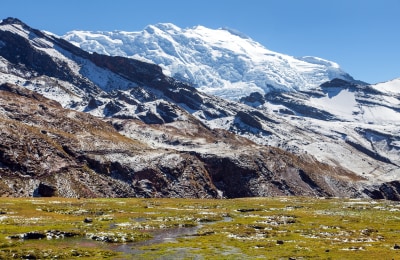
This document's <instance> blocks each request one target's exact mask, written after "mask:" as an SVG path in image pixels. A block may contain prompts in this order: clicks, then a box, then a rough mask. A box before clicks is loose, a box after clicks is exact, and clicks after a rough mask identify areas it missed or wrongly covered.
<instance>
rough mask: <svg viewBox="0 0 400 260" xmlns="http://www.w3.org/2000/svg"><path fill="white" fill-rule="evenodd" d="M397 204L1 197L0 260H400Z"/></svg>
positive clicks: (292, 199) (325, 200)
mask: <svg viewBox="0 0 400 260" xmlns="http://www.w3.org/2000/svg"><path fill="white" fill-rule="evenodd" d="M399 258H400V203H399V202H394V201H387V200H370V199H344V198H309V197H274V198H242V199H220V200H217V199H156V198H152V199H142V198H140V199H139V198H124V199H122V198H121V199H117V198H113V199H103V198H101V199H100V198H99V199H66V198H24V199H23V198H0V259H399Z"/></svg>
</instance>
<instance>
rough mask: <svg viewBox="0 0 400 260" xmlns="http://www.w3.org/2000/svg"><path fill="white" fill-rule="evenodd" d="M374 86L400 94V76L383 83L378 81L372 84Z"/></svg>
mask: <svg viewBox="0 0 400 260" xmlns="http://www.w3.org/2000/svg"><path fill="white" fill-rule="evenodd" d="M372 87H373V88H375V89H376V90H378V91H381V92H384V93H394V94H400V78H398V79H394V80H391V81H387V82H383V83H378V84H375V85H372Z"/></svg>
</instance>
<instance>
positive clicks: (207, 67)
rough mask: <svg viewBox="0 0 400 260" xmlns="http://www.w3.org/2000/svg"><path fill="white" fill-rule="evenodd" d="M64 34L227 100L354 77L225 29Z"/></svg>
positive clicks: (165, 26) (168, 27)
mask: <svg viewBox="0 0 400 260" xmlns="http://www.w3.org/2000/svg"><path fill="white" fill-rule="evenodd" d="M104 36H106V37H104ZM63 38H64V39H65V40H68V41H70V42H72V43H73V44H75V45H77V46H80V47H81V48H83V49H84V50H86V51H90V52H93V51H96V52H99V51H100V53H102V54H110V55H118V56H126V57H130V58H136V59H140V60H146V61H151V62H153V63H156V64H158V65H160V66H161V67H162V69H163V71H164V73H166V74H167V75H168V76H172V77H175V78H177V79H179V80H181V81H184V82H188V83H190V84H192V85H193V86H195V87H197V88H199V89H201V90H202V91H204V92H206V93H209V94H213V95H217V96H220V97H223V98H228V99H231V100H239V99H240V98H241V97H244V96H248V95H250V93H253V92H259V93H268V92H270V91H275V90H278V91H293V90H307V89H311V88H317V87H319V86H320V85H321V84H322V83H324V82H326V81H329V80H332V79H334V78H341V79H346V80H352V78H351V77H350V76H349V75H348V74H347V73H346V72H344V71H343V70H341V68H340V67H339V65H338V64H336V63H334V62H330V61H327V60H324V59H321V58H317V57H303V58H295V57H292V56H290V55H286V54H281V53H277V52H273V51H271V50H268V49H267V48H265V47H264V46H262V45H261V44H260V43H258V42H256V41H254V40H252V39H251V38H249V37H248V36H246V35H244V34H243V33H241V32H239V31H237V30H234V29H231V28H226V27H225V28H220V29H210V28H207V27H204V26H201V25H199V26H195V27H192V28H186V29H181V28H179V27H177V26H176V25H173V24H171V23H160V24H156V25H149V26H147V27H146V28H145V29H144V30H143V31H139V32H132V33H120V34H118V33H113V34H109V33H107V32H100V33H99V32H79V31H75V32H70V33H68V34H66V35H65V36H63Z"/></svg>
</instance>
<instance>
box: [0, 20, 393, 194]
mask: <svg viewBox="0 0 400 260" xmlns="http://www.w3.org/2000/svg"><path fill="white" fill-rule="evenodd" d="M241 38H243V37H241ZM3 83H4V84H5V85H2V87H1V88H2V89H6V91H8V92H10V91H11V92H12V93H14V94H15V93H16V94H19V95H20V96H22V97H15V96H14V95H10V94H4V96H5V97H8V96H10V97H9V99H8V100H7V101H4V106H3V107H0V116H2V117H4V118H5V119H4V120H3V119H1V118H0V123H4V125H5V126H4V127H2V128H0V129H1V130H4V134H7V135H9V137H10V138H7V139H1V140H0V141H4V140H9V141H10V142H9V143H6V144H4V145H3V146H1V145H0V148H1V149H3V148H4V147H5V148H4V151H0V155H1V154H5V155H7V156H9V157H7V158H6V157H4V158H0V159H2V161H0V163H1V164H0V166H1V167H0V172H2V171H5V169H8V168H7V167H8V166H7V167H6V165H8V164H9V161H10V158H11V159H13V160H15V161H17V162H21V163H22V164H23V163H25V162H26V163H29V165H31V164H32V163H35V162H37V163H38V164H39V165H40V166H41V167H42V166H46V167H49V166H48V165H43V163H42V162H41V160H40V158H41V157H37V156H36V157H35V156H31V157H29V158H25V157H24V156H27V154H26V153H25V150H21V151H22V153H13V152H12V151H11V150H10V149H11V148H12V147H13V146H12V142H11V141H12V140H14V139H15V138H18V136H20V135H18V134H17V133H18V131H14V130H13V128H12V127H8V125H10V123H9V122H11V121H12V122H13V124H12V125H13V126H14V127H17V126H21V125H23V126H24V127H25V128H24V129H28V130H29V131H30V130H32V129H33V128H34V129H36V128H37V129H36V130H35V131H33V132H32V131H31V133H30V134H34V138H35V140H36V139H40V138H42V137H43V138H44V139H43V140H44V141H46V142H47V143H49V144H51V145H53V146H54V147H53V148H46V149H47V150H46V151H50V150H54V149H55V150H57V149H61V155H62V156H64V157H62V156H59V157H61V159H60V158H59V160H61V161H63V160H64V159H66V160H67V161H68V163H67V164H68V165H71V160H73V158H75V159H78V161H77V162H74V163H73V165H75V166H74V167H75V168H74V169H75V170H76V167H77V166H76V165H78V166H79V167H83V165H82V163H83V162H85V161H86V162H87V163H88V165H86V166H87V167H89V168H91V170H92V171H95V172H96V173H101V174H106V175H107V176H111V177H113V176H114V177H116V178H117V179H118V178H119V179H118V181H123V182H124V183H123V185H124V189H125V190H127V192H128V190H129V192H128V193H126V194H132V193H130V192H133V191H132V190H131V188H132V187H133V188H134V190H135V189H136V188H137V189H139V188H140V189H139V190H142V191H143V192H144V194H146V196H151V194H158V195H159V196H161V195H162V194H164V195H165V194H175V195H176V194H180V195H179V196H182V194H189V193H188V190H190V181H189V180H191V179H190V178H196V181H197V180H200V179H201V180H202V181H203V182H204V181H206V182H207V185H209V186H207V187H209V190H208V191H205V190H203V189H201V190H199V191H198V192H200V193H201V194H202V196H203V195H205V196H214V197H215V196H216V194H219V195H218V196H220V195H221V194H222V196H228V197H232V196H267V195H279V194H280V195H283V194H286V195H290V194H292V195H297V194H303V195H315V196H357V197H362V196H369V197H373V198H391V199H400V193H399V192H398V191H399V190H400V182H399V175H400V168H399V162H400V132H399V129H400V125H399V122H398V121H397V118H398V115H399V113H400V112H399V111H400V109H399V106H400V104H399V100H400V95H399V93H398V92H396V89H398V87H397V86H398V80H395V81H393V82H387V83H384V84H378V85H374V86H367V85H364V84H357V82H354V81H353V80H344V79H337V78H336V79H332V80H331V81H328V82H325V83H323V84H321V85H320V86H317V87H315V88H306V89H304V90H296V91H288V92H282V91H278V92H275V91H273V92H268V93H266V94H265V93H259V92H257V93H252V94H250V95H248V96H247V94H246V95H244V96H243V98H242V99H241V102H240V103H239V102H235V101H230V100H225V99H222V98H220V97H216V96H212V95H208V94H206V93H203V92H200V91H198V90H197V89H196V88H193V87H192V86H190V85H189V84H186V83H184V82H182V81H180V80H176V79H174V78H171V77H168V76H166V75H164V74H163V72H162V68H161V67H159V66H158V65H155V64H150V63H146V62H142V61H139V60H134V59H130V58H126V57H120V56H118V57H115V56H108V55H102V54H98V53H88V52H86V51H83V50H82V49H80V48H78V47H76V46H74V45H72V44H71V43H69V42H67V41H65V40H63V39H61V38H59V37H57V36H55V35H53V34H49V33H45V32H42V31H39V30H35V29H32V28H30V27H29V26H27V25H26V24H24V23H22V22H21V21H19V20H17V19H11V18H10V19H6V20H3V21H2V22H1V23H0V84H3ZM10 84H11V85H10ZM13 85H18V86H19V87H23V88H24V89H29V90H31V91H34V93H40V94H41V95H43V96H45V97H47V98H49V99H52V100H56V101H58V102H59V103H60V104H61V105H62V106H63V108H64V109H74V110H77V111H80V112H85V113H90V114H92V115H95V116H97V117H100V118H105V119H104V120H107V121H108V122H109V123H110V124H112V125H113V126H114V128H115V129H116V130H117V131H118V134H122V135H124V137H121V136H120V135H117V134H116V133H114V132H112V136H110V137H107V134H105V133H104V132H102V131H100V130H101V129H99V130H98V131H97V130H96V129H97V127H98V125H102V124H100V123H98V122H97V121H96V122H95V120H93V122H94V124H95V125H94V126H93V127H90V126H86V127H85V129H89V130H90V131H88V132H87V133H85V131H81V130H79V131H78V132H79V138H78V139H79V140H80V139H82V141H79V140H78V141H79V142H78V141H77V140H76V139H74V133H75V132H76V131H77V127H76V123H75V122H74V127H73V129H72V130H71V126H69V125H65V124H62V125H61V126H57V127H58V128H57V130H54V129H51V127H56V126H54V123H52V122H53V121H54V120H55V119H54V116H55V115H57V114H59V115H63V116H65V120H55V121H58V122H61V123H62V122H64V121H65V122H70V121H71V119H79V118H84V119H83V120H88V122H90V121H91V119H87V118H88V117H86V116H82V115H80V114H79V113H77V112H68V111H64V110H62V109H60V107H59V106H57V105H54V104H53V105H51V106H52V108H51V109H50V111H57V112H52V113H51V114H48V112H46V111H49V110H46V109H45V108H46V107H47V106H45V107H44V108H43V106H40V104H37V102H38V101H40V100H42V98H39V97H36V99H35V94H34V93H33V94H32V93H30V92H29V93H28V94H26V93H25V92H24V91H21V88H18V87H15V86H13ZM239 96H240V95H239ZM239 96H237V97H239ZM23 97H30V100H26V101H21V102H27V104H26V105H28V104H29V103H34V104H36V105H35V106H34V107H33V108H32V107H29V106H28V107H27V108H26V107H25V106H24V109H23V110H24V111H22V112H21V111H18V109H17V107H18V106H15V104H16V103H15V102H13V100H17V99H21V100H23ZM338 102H339V103H338ZM47 103H49V104H51V103H50V102H48V101H46V104H47ZM24 105H25V103H24ZM30 109H32V111H31V110H30ZM14 113H18V116H17V117H16V116H14ZM41 116H49V117H50V118H41ZM25 125H26V126H25ZM103 126H104V125H102V127H103ZM32 127H33V128H32ZM35 127H36V128H35ZM108 127H109V126H108ZM60 129H62V130H60ZM104 129H108V128H107V127H104ZM60 132H66V133H65V134H64V135H60ZM47 133H50V134H47ZM91 133H93V134H95V136H94V137H93V136H92V137H91V136H90V134H91ZM110 133H111V132H110ZM2 134H3V133H2ZM102 135H103V136H104V137H107V138H105V139H104V141H101V142H100V144H98V143H97V142H99V141H98V140H99V138H100V137H101V136H102ZM242 137H246V138H247V139H245V138H242ZM60 138H61V139H62V138H67V139H68V140H69V141H65V140H64V139H63V140H64V141H63V142H62V143H58V142H59V141H60ZM71 138H72V139H71ZM110 138H111V139H110ZM124 138H128V139H129V140H131V141H132V140H133V141H134V142H133V143H131V141H129V140H127V139H124ZM92 139H94V140H97V141H96V142H94V143H89V144H88V143H86V142H85V140H92ZM100 139H101V138H100ZM49 140H52V141H51V142H48V141H49ZM249 140H251V141H253V142H251V141H249ZM125 141H127V143H128V144H133V146H129V147H128V148H127V147H126V146H124V143H125ZM4 142H5V141H4ZM69 142H71V143H69ZM137 142H139V143H140V145H139V144H138V143H137ZM128 144H127V145H128ZM135 144H138V145H139V146H138V147H140V148H141V149H139V150H141V152H137V153H136V150H135V149H133V147H134V146H135ZM265 144H267V145H268V147H266V146H264V145H265ZM119 145H122V147H120V146H119ZM64 146H65V147H64ZM21 147H22V146H21ZM87 147H89V148H87ZM274 147H277V148H274ZM10 151H11V152H10ZM21 151H20V152H21ZM134 151H135V152H134ZM15 154H20V155H21V156H20V155H18V156H17V157H15V156H14V155H15ZM56 155H57V154H56ZM57 156H58V155H57ZM57 156H56V157H57ZM65 156H66V157H65ZM14 157H15V158H14ZM72 157H73V158H72ZM19 158H25V159H26V160H25V159H24V160H21V159H19ZM38 158H39V159H38ZM63 163H66V162H63ZM25 166H26V165H21V167H20V169H22V170H23V169H26V167H25ZM71 167H72V166H71ZM85 169H86V168H85ZM48 170H49V169H47V168H46V169H43V171H44V172H46V171H48ZM79 170H82V169H81V168H79ZM136 173H137V175H135V174H136ZM193 173H195V175H196V176H193V175H192V174H193ZM21 174H22V175H24V174H25V175H26V173H23V172H21ZM30 174H31V173H30ZM86 174H87V173H86ZM25 175H24V176H25ZM44 176H45V175H44ZM77 176H79V175H77ZM77 178H78V177H77ZM132 179H136V181H137V183H135V184H133V183H130V181H132ZM0 181H1V180H0ZM10 181H11V180H10ZM210 181H211V182H210ZM203 182H202V183H203ZM59 183H62V182H59ZM163 183H164V184H165V185H167V187H166V186H163V185H162V184H163ZM169 184H171V185H172V186H168V185H169ZM181 184H184V185H183V186H184V188H183V190H184V191H182V189H181V190H180V191H179V192H178V190H177V189H178V188H177V187H178V186H179V187H183V186H180V185H181ZM135 185H137V186H138V187H136V186H135ZM174 185H178V186H174ZM200 186H201V185H200ZM91 187H93V185H92V184H91ZM239 187H240V188H241V189H239ZM207 189H208V188H207ZM236 189H238V190H237V191H240V192H239V193H238V192H236ZM180 192H183V193H180ZM185 192H186V193H185ZM190 192H191V193H190V194H192V195H193V191H190ZM207 192H209V193H207ZM235 192H236V193H235ZM200 193H199V194H200ZM160 194H161V195H160ZM228 194H229V195H228ZM192 195H191V196H192ZM129 196H131V195H129ZM176 196H178V195H176ZM193 196H194V195H193ZM199 196H200V195H199Z"/></svg>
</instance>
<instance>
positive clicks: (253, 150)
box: [0, 84, 367, 198]
mask: <svg viewBox="0 0 400 260" xmlns="http://www.w3.org/2000/svg"><path fill="white" fill-rule="evenodd" d="M0 101H1V102H0V104H1V105H0V124H1V127H0V129H1V130H0V131H1V136H2V139H1V144H0V155H1V156H0V165H1V167H0V173H1V179H0V187H1V193H2V195H3V196H56V195H57V196H65V197H80V196H84V197H98V196H104V197H202V198H204V197H214V198H216V197H228V198H232V197H244V196H274V195H309V196H352V197H353V196H366V195H367V193H365V192H366V191H363V192H364V193H362V192H361V191H360V190H359V186H360V183H359V182H362V181H363V180H362V179H361V178H359V177H357V176H356V175H355V174H353V173H351V172H347V171H344V170H342V169H340V168H334V167H330V166H328V165H325V164H321V163H319V162H317V161H315V160H314V159H313V158H311V157H309V156H308V157H306V156H304V157H297V156H294V155H292V154H289V153H287V152H284V151H282V150H280V149H276V148H271V147H265V146H259V145H256V144H254V143H252V142H250V141H249V140H247V139H244V138H240V137H238V136H235V135H233V134H231V133H229V132H226V131H223V130H210V129H208V128H207V127H205V126H203V125H202V124H199V123H198V121H196V120H192V122H191V127H190V128H187V125H186V122H185V123H183V122H174V123H172V124H165V125H157V126H149V125H144V123H142V122H140V121H137V120H126V119H125V120H123V119H113V120H111V121H103V120H101V119H98V118H95V117H93V116H91V115H89V114H87V113H82V112H76V111H73V110H67V109H64V108H62V106H61V105H60V104H59V103H57V102H55V101H52V100H49V99H46V98H44V97H43V96H42V95H40V94H37V93H35V92H32V91H29V90H26V89H24V88H21V87H18V86H15V85H12V84H3V85H1V86H0ZM189 117H190V116H189ZM181 124H185V129H190V131H188V130H183V128H180V127H179V126H180V125H181ZM113 125H114V127H115V128H116V129H118V130H119V131H120V132H121V133H123V134H125V135H121V134H120V133H118V132H117V131H116V130H115V129H114V128H113ZM149 135H153V137H149ZM158 135H164V139H163V141H162V143H164V144H165V146H168V147H172V148H174V147H178V148H179V147H181V148H180V149H171V148H157V149H153V148H150V147H149V146H148V145H147V144H146V143H144V142H142V140H144V139H145V138H147V139H152V140H159V139H157V138H155V136H158ZM139 136H141V138H140V137H139ZM146 136H147V137H146ZM138 139H141V140H138ZM177 142H182V143H181V145H177V144H176V143H177ZM185 147H186V148H185ZM188 147H190V149H189V148H188Z"/></svg>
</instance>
